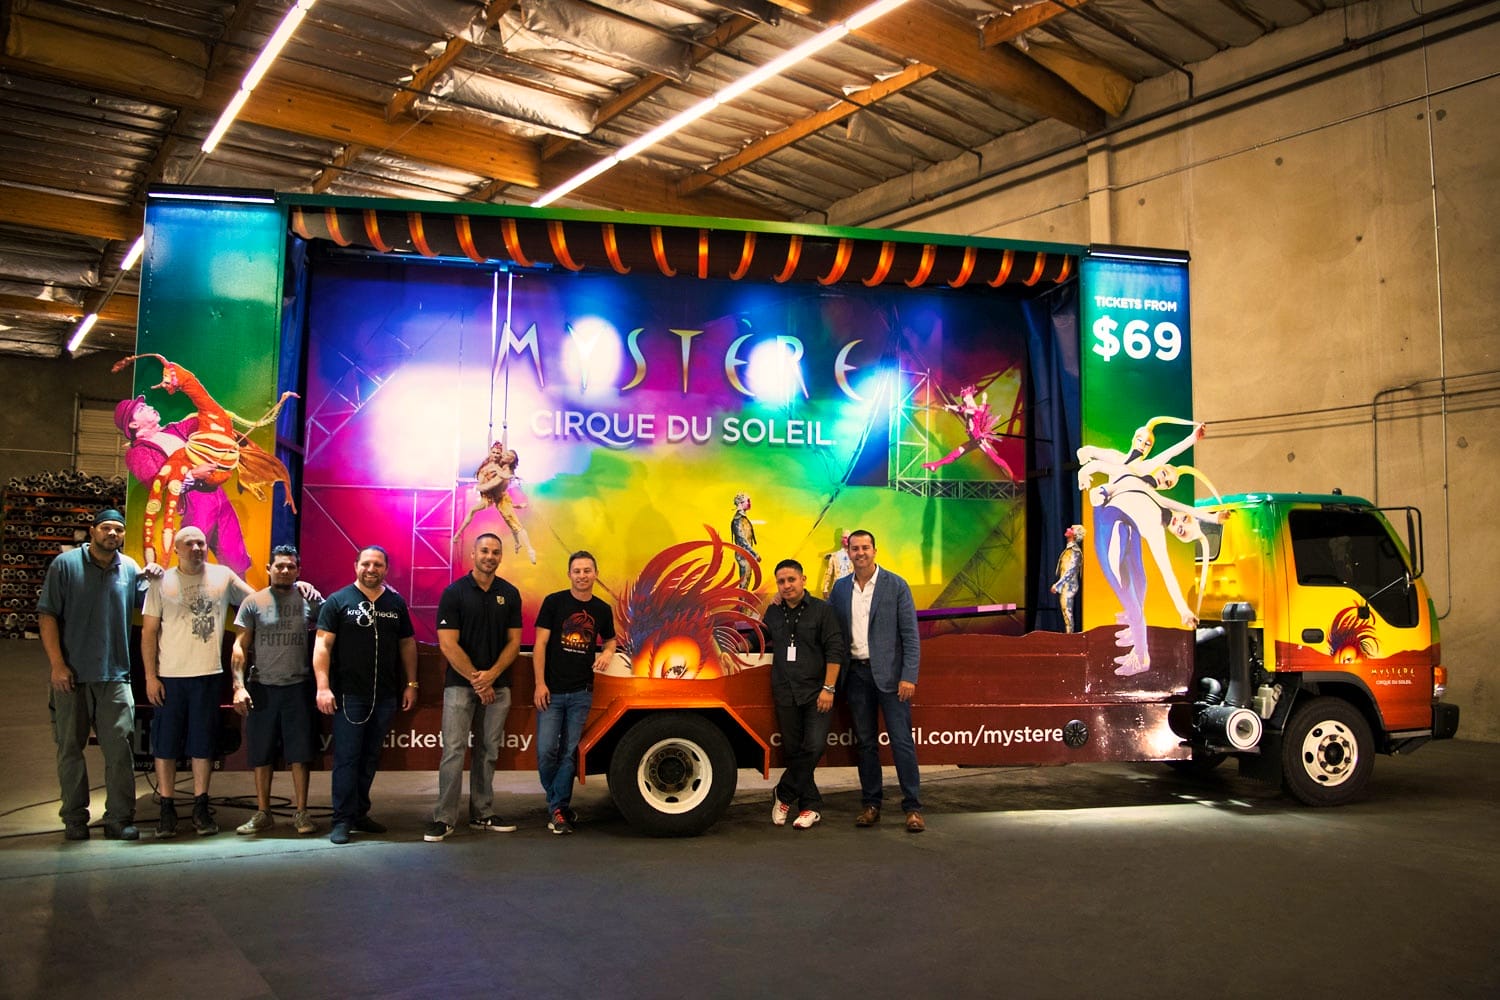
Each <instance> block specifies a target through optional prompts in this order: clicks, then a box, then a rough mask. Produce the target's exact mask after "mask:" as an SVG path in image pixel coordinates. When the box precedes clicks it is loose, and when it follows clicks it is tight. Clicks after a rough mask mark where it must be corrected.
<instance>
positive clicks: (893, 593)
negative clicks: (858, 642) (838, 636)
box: [828, 566, 922, 692]
mask: <svg viewBox="0 0 1500 1000" xmlns="http://www.w3.org/2000/svg"><path fill="white" fill-rule="evenodd" d="M828 603H829V604H832V605H833V612H834V614H836V615H838V617H839V624H840V625H842V626H843V627H844V637H845V639H846V640H848V642H847V643H846V644H845V652H844V662H843V666H844V670H845V671H847V670H848V668H849V652H848V650H849V648H851V647H852V645H853V642H854V632H853V629H852V622H851V619H852V617H853V606H854V576H853V575H852V574H851V575H849V576H846V577H844V578H843V579H842V580H839V581H838V582H837V583H835V584H834V585H833V591H832V592H831V593H830V594H829V595H828ZM869 639H870V672H871V673H872V674H874V675H875V686H876V687H878V688H879V689H880V690H882V691H887V692H890V691H895V690H896V686H897V685H898V684H899V683H900V682H901V681H910V682H911V683H913V684H915V683H916V682H917V667H918V665H919V664H920V662H921V657H922V651H921V647H920V645H919V644H918V640H917V605H916V602H914V601H913V600H912V596H911V588H910V587H908V586H907V585H906V581H905V580H903V579H901V577H899V576H897V575H896V574H895V573H892V572H891V571H890V570H888V569H886V568H885V567H884V566H877V572H876V574H875V599H874V600H873V601H871V602H870V634H869Z"/></svg>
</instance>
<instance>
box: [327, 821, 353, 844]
mask: <svg viewBox="0 0 1500 1000" xmlns="http://www.w3.org/2000/svg"><path fill="white" fill-rule="evenodd" d="M328 841H329V843H333V844H347V843H349V824H348V823H335V824H333V832H332V833H330V834H329V835H328Z"/></svg>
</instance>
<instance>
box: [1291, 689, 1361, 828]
mask: <svg viewBox="0 0 1500 1000" xmlns="http://www.w3.org/2000/svg"><path fill="white" fill-rule="evenodd" d="M1374 767H1375V746H1374V741H1373V740H1372V739H1371V737H1370V724H1369V723H1368V722H1366V721H1365V717H1364V716H1363V715H1361V714H1360V712H1359V709H1357V708H1355V707H1354V706H1353V705H1351V704H1349V703H1348V702H1347V701H1344V700H1343V699H1341V698H1314V699H1313V700H1311V701H1309V702H1308V703H1307V704H1305V705H1303V706H1301V707H1300V708H1298V709H1297V710H1296V711H1295V712H1293V713H1292V717H1291V720H1290V721H1289V722H1288V723H1287V725H1286V729H1285V730H1284V731H1283V732H1282V734H1281V780H1282V784H1283V785H1284V786H1285V788H1286V790H1287V792H1289V793H1290V794H1291V795H1292V797H1293V798H1295V799H1297V800H1298V801H1299V802H1301V803H1303V804H1304V805H1309V806H1339V805H1343V804H1344V803H1346V802H1351V801H1353V800H1354V799H1356V798H1358V797H1359V796H1360V795H1361V794H1363V793H1364V790H1365V786H1366V785H1367V784H1368V783H1369V781H1370V772H1371V771H1372V770H1373V769H1374Z"/></svg>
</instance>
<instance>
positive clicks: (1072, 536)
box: [1051, 524, 1085, 632]
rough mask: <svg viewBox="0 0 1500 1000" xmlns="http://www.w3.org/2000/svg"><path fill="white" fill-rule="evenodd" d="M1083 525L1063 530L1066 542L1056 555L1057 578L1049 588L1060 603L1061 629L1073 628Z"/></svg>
mask: <svg viewBox="0 0 1500 1000" xmlns="http://www.w3.org/2000/svg"><path fill="white" fill-rule="evenodd" d="M1084 535H1085V532H1084V530H1083V525H1081V524H1075V525H1073V526H1072V527H1071V528H1069V529H1068V530H1067V531H1065V532H1063V537H1064V538H1066V539H1067V540H1068V544H1067V545H1066V546H1064V547H1063V550H1062V552H1061V554H1059V555H1058V557H1057V580H1056V582H1054V583H1053V584H1052V587H1051V590H1052V592H1053V593H1054V594H1056V595H1057V597H1058V600H1059V601H1060V602H1061V604H1062V615H1063V629H1064V630H1065V631H1067V632H1072V631H1073V630H1074V629H1073V598H1075V597H1077V596H1078V580H1079V578H1080V577H1081V576H1082V575H1083V539H1084Z"/></svg>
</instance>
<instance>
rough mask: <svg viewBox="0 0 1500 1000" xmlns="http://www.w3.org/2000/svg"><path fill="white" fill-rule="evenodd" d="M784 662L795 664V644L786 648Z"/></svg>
mask: <svg viewBox="0 0 1500 1000" xmlns="http://www.w3.org/2000/svg"><path fill="white" fill-rule="evenodd" d="M786 662H788V663H796V662H797V647H796V645H795V644H793V645H790V646H788V647H787V648H786Z"/></svg>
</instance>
